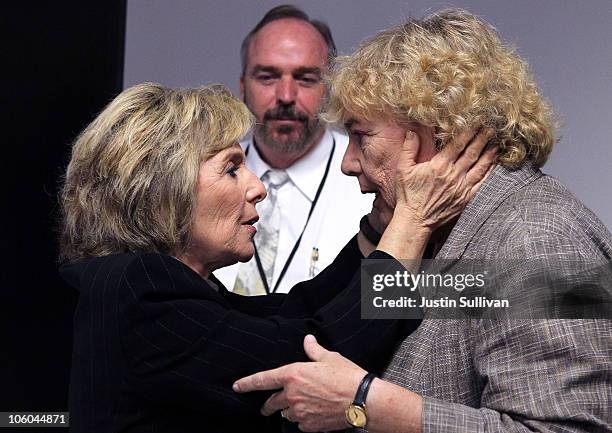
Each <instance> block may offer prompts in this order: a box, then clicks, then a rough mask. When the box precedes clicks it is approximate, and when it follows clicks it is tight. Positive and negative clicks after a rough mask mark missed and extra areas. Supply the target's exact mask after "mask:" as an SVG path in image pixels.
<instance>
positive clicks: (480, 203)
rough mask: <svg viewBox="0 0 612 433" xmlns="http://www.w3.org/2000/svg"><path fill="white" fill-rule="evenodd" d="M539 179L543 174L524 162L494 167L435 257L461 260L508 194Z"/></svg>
mask: <svg viewBox="0 0 612 433" xmlns="http://www.w3.org/2000/svg"><path fill="white" fill-rule="evenodd" d="M541 176H543V174H542V172H541V171H540V170H539V169H538V168H535V167H534V166H533V165H532V164H531V163H526V164H525V165H523V166H522V167H521V168H518V169H515V170H512V169H509V168H506V167H503V166H501V165H498V166H496V167H495V168H494V169H493V172H492V173H491V174H490V175H489V178H488V179H487V180H485V182H484V184H483V185H482V186H481V187H480V189H479V190H478V192H477V193H476V195H475V196H474V198H473V199H472V200H471V201H470V202H469V203H468V205H467V206H466V208H465V210H464V211H463V212H462V213H461V216H460V217H459V219H458V220H457V223H456V224H455V227H454V228H453V230H452V231H451V233H450V235H449V237H448V239H447V240H446V242H445V243H444V245H443V246H442V248H441V249H440V251H439V252H438V254H437V255H436V257H435V258H436V259H448V260H457V259H459V258H461V256H462V255H463V253H464V251H465V249H466V248H467V246H468V244H469V243H470V241H471V240H472V238H473V237H474V235H475V234H476V233H477V232H478V230H479V229H480V227H482V225H483V224H484V223H485V222H486V221H487V219H488V218H489V217H490V216H491V214H492V213H493V212H494V211H495V209H497V208H498V207H499V206H500V205H501V204H502V203H503V202H504V200H506V199H507V198H508V196H510V194H513V193H514V192H516V191H518V190H519V189H521V188H522V187H524V186H525V185H527V184H529V183H531V182H533V181H534V180H536V179H538V178H540V177H541Z"/></svg>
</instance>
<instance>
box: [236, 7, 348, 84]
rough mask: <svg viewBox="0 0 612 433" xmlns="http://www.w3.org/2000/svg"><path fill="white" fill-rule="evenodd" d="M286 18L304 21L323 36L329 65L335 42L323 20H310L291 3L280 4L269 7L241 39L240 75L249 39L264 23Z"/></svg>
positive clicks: (245, 63)
mask: <svg viewBox="0 0 612 433" xmlns="http://www.w3.org/2000/svg"><path fill="white" fill-rule="evenodd" d="M286 18H294V19H298V20H301V21H305V22H307V23H308V24H310V25H311V26H313V27H314V28H315V29H316V30H317V31H318V32H319V33H320V34H321V36H322V37H323V39H324V40H325V43H326V44H327V57H328V58H327V64H328V65H331V63H332V61H333V59H334V58H335V57H336V44H335V43H334V38H333V37H332V34H331V30H330V29H329V26H328V25H327V24H326V23H324V22H323V21H319V20H312V19H310V17H309V16H308V14H306V12H304V11H303V10H301V9H300V8H298V7H296V6H293V5H281V6H276V7H275V8H272V9H270V10H269V11H268V12H267V13H266V14H265V15H264V16H263V18H262V19H261V21H259V22H258V23H257V25H256V26H255V27H254V28H253V30H251V31H250V32H249V34H248V35H246V37H245V38H244V40H243V41H242V45H241V47H240V60H241V62H242V75H244V73H245V72H246V65H247V56H248V52H249V44H250V43H251V40H252V39H253V37H254V36H255V34H256V33H257V32H258V31H259V30H261V28H262V27H264V26H265V25H266V24H269V23H271V22H273V21H278V20H282V19H286Z"/></svg>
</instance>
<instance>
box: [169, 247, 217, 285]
mask: <svg viewBox="0 0 612 433" xmlns="http://www.w3.org/2000/svg"><path fill="white" fill-rule="evenodd" d="M175 257H176V258H177V259H178V260H180V261H181V262H183V263H184V264H185V265H187V266H189V267H190V268H191V269H192V270H193V271H194V272H196V273H198V274H199V275H200V276H201V277H202V278H204V279H208V278H209V277H210V274H211V272H212V271H213V270H214V269H212V267H211V266H209V265H207V264H206V263H203V262H202V261H200V260H197V258H196V257H194V256H192V255H191V254H189V253H185V254H178V255H176V256H175Z"/></svg>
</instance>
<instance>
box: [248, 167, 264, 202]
mask: <svg viewBox="0 0 612 433" xmlns="http://www.w3.org/2000/svg"><path fill="white" fill-rule="evenodd" d="M249 174H250V179H249V189H248V191H247V200H248V201H249V202H254V203H259V202H260V201H262V200H263V199H264V198H266V195H268V193H267V192H266V187H265V186H264V184H263V182H262V181H261V180H260V179H259V178H258V177H257V175H256V174H255V173H253V172H252V171H250V170H249Z"/></svg>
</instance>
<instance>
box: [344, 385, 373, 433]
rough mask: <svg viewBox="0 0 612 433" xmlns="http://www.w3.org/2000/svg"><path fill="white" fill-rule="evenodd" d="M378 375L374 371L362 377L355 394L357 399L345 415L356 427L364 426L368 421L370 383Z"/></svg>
mask: <svg viewBox="0 0 612 433" xmlns="http://www.w3.org/2000/svg"><path fill="white" fill-rule="evenodd" d="M375 377H376V375H375V374H374V373H368V374H366V375H365V376H364V378H363V379H361V382H360V383H359V387H358V388H357V393H356V394H355V400H353V402H352V403H351V404H350V405H349V407H347V408H346V411H345V415H346V421H347V422H348V423H349V424H350V425H351V426H353V427H355V428H363V427H365V425H366V423H367V422H368V414H367V412H366V406H365V401H366V397H367V396H368V391H369V390H370V385H371V384H372V381H373V380H374V378H375Z"/></svg>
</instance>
